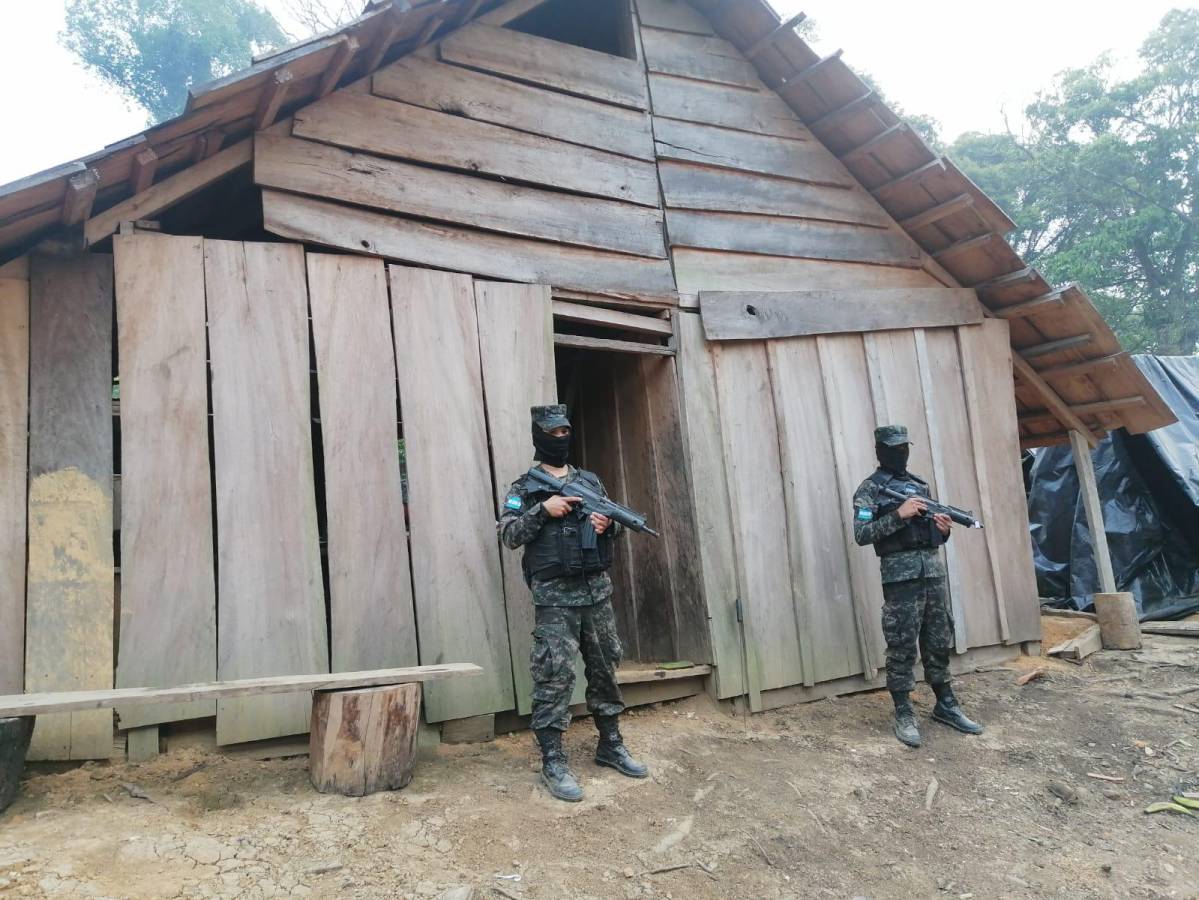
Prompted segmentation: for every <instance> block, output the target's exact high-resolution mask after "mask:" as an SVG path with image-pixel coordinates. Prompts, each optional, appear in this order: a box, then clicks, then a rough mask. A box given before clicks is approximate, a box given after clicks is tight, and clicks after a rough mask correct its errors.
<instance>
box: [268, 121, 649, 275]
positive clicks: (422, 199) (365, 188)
mask: <svg viewBox="0 0 1199 900" xmlns="http://www.w3.org/2000/svg"><path fill="white" fill-rule="evenodd" d="M254 180H255V183H256V184H259V185H262V186H264V187H273V188H279V189H281V190H286V191H292V192H296V193H304V194H310V195H312V196H314V197H320V198H323V199H329V200H341V201H344V202H346V203H354V204H357V205H359V206H370V207H374V208H375V209H382V210H388V211H390V212H398V213H404V214H407V215H412V216H419V217H422V218H430V219H437V220H440V221H443V222H454V223H457V224H461V225H467V226H470V227H473V228H485V229H488V230H490V231H498V232H501V233H506V234H513V235H523V236H525V237H535V238H543V239H546V240H551V241H562V242H563V243H568V244H577V245H580V246H584V247H597V248H601V249H605V250H615V251H618V252H621V253H631V254H636V255H639V256H647V257H654V258H658V259H663V258H665V257H666V247H665V244H664V243H663V241H662V214H661V213H660V212H659V211H657V210H651V209H647V208H646V207H643V206H635V205H633V204H631V203H621V202H618V201H615V200H600V199H596V198H594V197H576V196H572V195H570V194H564V193H561V192H559V191H546V190H539V189H537V188H531V187H524V186H522V185H513V184H504V183H502V182H498V181H489V180H485V179H482V178H475V177H472V176H469V175H462V174H458V173H455V172H441V171H437V170H435V169H427V168H424V167H422V166H414V165H410V164H408V163H403V162H398V161H395V160H388V159H381V158H379V157H376V156H369V155H366V154H362V153H352V152H349V151H346V150H341V149H339V148H337V147H330V146H328V145H326V144H317V143H314V142H313V141H304V140H298V139H296V138H291V137H287V136H285V135H265V134H260V135H258V136H257V138H255V153H254Z"/></svg>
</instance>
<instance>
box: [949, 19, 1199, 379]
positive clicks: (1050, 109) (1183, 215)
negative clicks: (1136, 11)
mask: <svg viewBox="0 0 1199 900" xmlns="http://www.w3.org/2000/svg"><path fill="white" fill-rule="evenodd" d="M1140 62H1141V71H1140V73H1139V74H1137V75H1136V76H1135V77H1132V78H1129V79H1127V80H1119V79H1117V78H1115V77H1114V75H1113V67H1112V63H1111V60H1110V59H1108V58H1106V57H1101V58H1100V59H1098V60H1097V61H1096V62H1095V63H1094V64H1092V65H1090V66H1088V67H1086V68H1083V69H1075V70H1070V71H1066V72H1063V73H1062V74H1060V75H1059V76H1058V78H1057V80H1056V82H1055V84H1054V86H1053V88H1052V89H1051V90H1049V91H1047V92H1045V93H1043V94H1041V95H1039V96H1038V98H1037V100H1036V101H1035V102H1034V103H1032V104H1031V105H1030V106H1029V107H1028V108H1027V110H1026V111H1025V113H1026V116H1027V119H1028V123H1029V124H1028V132H1027V134H1024V135H1020V136H1017V135H1014V134H1012V133H1010V132H1009V133H1006V134H965V135H963V136H961V137H960V138H958V140H957V141H955V142H954V144H953V146H952V147H951V148H950V150H949V155H950V156H951V157H952V158H953V159H954V160H955V161H956V162H957V163H958V164H959V165H960V166H961V167H962V169H963V170H964V171H965V172H966V173H967V174H968V175H970V177H972V178H973V179H974V180H975V181H976V182H977V183H978V184H979V186H980V187H981V188H982V189H983V190H984V191H986V192H987V193H988V194H990V195H991V196H992V197H994V198H995V199H996V200H997V201H998V202H999V203H1000V205H1001V206H1003V207H1004V209H1006V210H1007V211H1008V212H1009V214H1011V215H1012V218H1013V219H1014V220H1015V221H1016V223H1017V226H1018V232H1017V234H1016V236H1015V244H1016V249H1017V250H1018V251H1019V252H1020V253H1021V254H1022V255H1023V256H1024V257H1025V259H1027V260H1029V261H1030V262H1035V264H1036V265H1037V266H1038V267H1039V268H1040V269H1041V271H1042V272H1043V273H1044V274H1045V276H1046V278H1048V279H1049V280H1050V281H1051V282H1054V283H1058V284H1060V283H1064V282H1069V281H1078V282H1080V283H1081V284H1082V285H1083V286H1084V287H1085V288H1086V289H1087V290H1088V292H1089V293H1090V295H1091V297H1092V299H1094V300H1095V303H1096V305H1097V306H1098V307H1099V308H1100V310H1101V312H1102V313H1103V314H1104V316H1105V317H1106V318H1107V320H1108V321H1109V322H1110V323H1111V324H1112V326H1113V327H1114V328H1115V330H1116V332H1117V333H1118V334H1119V336H1120V338H1121V340H1122V342H1123V343H1124V345H1125V347H1127V348H1129V349H1132V350H1143V351H1150V352H1155V353H1164V354H1187V355H1189V354H1192V353H1195V352H1196V349H1197V347H1199V207H1197V203H1196V201H1197V200H1199V9H1177V10H1173V11H1171V12H1170V13H1168V14H1167V15H1166V16H1165V18H1164V19H1163V20H1162V22H1161V23H1160V25H1159V26H1158V28H1157V29H1156V30H1155V31H1153V33H1152V34H1150V36H1149V37H1148V39H1147V40H1146V41H1145V42H1144V44H1143V45H1142V47H1141V50H1140Z"/></svg>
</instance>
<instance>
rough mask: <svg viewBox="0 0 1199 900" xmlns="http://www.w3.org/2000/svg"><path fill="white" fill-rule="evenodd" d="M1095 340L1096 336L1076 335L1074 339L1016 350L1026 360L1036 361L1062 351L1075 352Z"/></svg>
mask: <svg viewBox="0 0 1199 900" xmlns="http://www.w3.org/2000/svg"><path fill="white" fill-rule="evenodd" d="M1094 340H1095V335H1093V334H1091V333H1090V332H1087V333H1086V334H1076V335H1073V336H1072V337H1064V338H1059V339H1058V340H1056V341H1046V342H1045V343H1043V344H1034V345H1033V346H1031V347H1021V348H1019V349H1017V350H1016V352H1017V353H1019V354H1020V355H1021V356H1023V357H1024V358H1025V359H1036V358H1037V357H1038V356H1048V355H1049V354H1050V353H1057V352H1059V351H1061V350H1073V349H1075V348H1077V347H1083V346H1085V345H1087V344H1089V343H1091V342H1092V341H1094Z"/></svg>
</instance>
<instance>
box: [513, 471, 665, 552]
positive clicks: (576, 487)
mask: <svg viewBox="0 0 1199 900" xmlns="http://www.w3.org/2000/svg"><path fill="white" fill-rule="evenodd" d="M529 478H531V479H532V480H533V481H534V482H535V483H536V484H538V485H540V486H541V487H542V488H544V489H545V490H547V491H549V492H550V493H551V494H561V495H562V496H563V497H582V498H583V502H582V503H580V504H578V505H577V506H576V507H575V509H579V510H582V511H583V512H584V513H586V514H587V523H586V526H585V528H584V531H583V547H584V548H585V549H594V547H595V538H596V534H595V529H594V528H593V527H591V513H599V514H600V515H601V516H607V517H608V518H609V519H611V520H612V521H613V522H619V523H620V524H621V525H623V526H624V527H625V528H628V529H631V530H632V531H639V532H643V533H645V534H652V535H653V536H654V537H660V535H659V534H658V532H656V531H654V530H653V529H652V528H650V527H649V525H647V524H646V522H645V515H644V514H642V513H639V512H635V511H634V510H631V509H629V508H628V507H627V506H621V505H620V504H619V503H617V502H616V501H615V500H609V499H608V498H607V497H605V496H603V495H602V494H600V493H599V492H598V491H596V490H593V489H592V488H591V487H590V486H589V485H588V484H587V483H586V482H584V481H583V480H582V479H575V480H574V481H571V482H566V481H563V480H562V479H560V478H555V477H554V476H553V475H551V474H550V473H549V472H547V471H545V469H543V468H541V467H540V466H533V468H531V469H529Z"/></svg>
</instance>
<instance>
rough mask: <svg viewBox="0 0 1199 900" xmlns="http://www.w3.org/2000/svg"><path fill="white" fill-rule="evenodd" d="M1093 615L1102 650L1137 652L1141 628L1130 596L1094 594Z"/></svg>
mask: <svg viewBox="0 0 1199 900" xmlns="http://www.w3.org/2000/svg"><path fill="white" fill-rule="evenodd" d="M1095 613H1096V614H1097V615H1098V616H1099V635H1100V637H1101V638H1102V640H1103V649H1104V650H1139V649H1140V647H1141V627H1140V625H1139V624H1138V623H1137V604H1136V601H1135V600H1133V597H1132V594H1128V593H1116V594H1096V595H1095Z"/></svg>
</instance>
